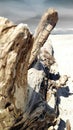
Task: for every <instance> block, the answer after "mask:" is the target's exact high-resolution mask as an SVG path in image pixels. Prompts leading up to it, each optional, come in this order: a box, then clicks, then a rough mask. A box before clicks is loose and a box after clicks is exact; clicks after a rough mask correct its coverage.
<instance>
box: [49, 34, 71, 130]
mask: <svg viewBox="0 0 73 130" xmlns="http://www.w3.org/2000/svg"><path fill="white" fill-rule="evenodd" d="M50 39H51V41H52V45H53V48H54V56H55V59H56V62H57V64H58V71H59V73H60V74H61V75H68V76H69V77H70V78H69V81H68V82H67V84H66V86H65V87H64V88H60V89H59V90H58V94H59V99H60V103H59V109H60V118H61V125H62V128H60V130H64V129H65V126H66V120H67V119H69V120H70V123H71V129H72V130H73V34H72V35H50Z"/></svg>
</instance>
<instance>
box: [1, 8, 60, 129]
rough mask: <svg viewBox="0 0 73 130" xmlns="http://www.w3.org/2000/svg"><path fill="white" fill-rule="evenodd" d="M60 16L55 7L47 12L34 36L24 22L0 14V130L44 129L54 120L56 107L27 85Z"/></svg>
mask: <svg viewBox="0 0 73 130" xmlns="http://www.w3.org/2000/svg"><path fill="white" fill-rule="evenodd" d="M57 19H58V15H57V12H56V11H55V10H53V9H51V10H49V11H47V13H46V14H45V15H44V16H43V18H42V20H41V22H40V24H41V25H40V24H39V26H38V29H37V31H36V32H37V33H36V35H35V36H33V35H32V34H31V33H30V31H29V29H28V27H27V26H26V25H25V24H19V25H15V24H14V23H12V22H11V21H9V20H8V19H6V18H3V17H0V130H34V129H35V130H36V129H38V130H43V129H44V130H45V129H46V128H48V127H49V126H50V125H51V124H53V123H54V121H55V119H56V117H57V111H56V109H55V108H51V107H50V106H49V105H48V104H47V102H46V100H45V99H44V98H43V94H41V93H40V89H39V90H38V91H35V89H34V88H33V86H32V87H31V86H30V85H28V81H27V73H28V67H29V66H30V65H31V64H32V62H33V61H34V60H35V58H36V56H37V55H38V53H39V50H40V48H41V46H42V45H43V44H44V43H45V41H46V40H47V38H48V36H49V34H50V32H51V30H52V29H53V28H54V26H55V25H56V22H57ZM44 20H45V21H44ZM46 22H47V23H46ZM41 27H43V28H41ZM41 74H42V73H41ZM41 74H40V75H41ZM43 75H44V74H43ZM41 80H42V79H41Z"/></svg>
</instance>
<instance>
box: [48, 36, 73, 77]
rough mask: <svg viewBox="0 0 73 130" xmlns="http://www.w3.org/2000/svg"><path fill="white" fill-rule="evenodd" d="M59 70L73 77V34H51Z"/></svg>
mask: <svg viewBox="0 0 73 130" xmlns="http://www.w3.org/2000/svg"><path fill="white" fill-rule="evenodd" d="M50 39H51V41H52V45H53V47H54V52H55V53H54V54H55V58H56V61H57V63H58V65H59V72H60V73H61V74H67V75H70V76H72V77H73V35H51V36H50Z"/></svg>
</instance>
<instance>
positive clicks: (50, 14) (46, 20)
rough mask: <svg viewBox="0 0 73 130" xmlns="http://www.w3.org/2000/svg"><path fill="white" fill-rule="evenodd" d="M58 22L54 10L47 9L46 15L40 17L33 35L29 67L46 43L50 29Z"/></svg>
mask: <svg viewBox="0 0 73 130" xmlns="http://www.w3.org/2000/svg"><path fill="white" fill-rule="evenodd" d="M57 21H58V13H57V11H56V10H55V9H48V10H47V12H46V13H44V15H43V16H42V18H41V20H40V23H39V25H38V27H37V29H36V31H35V34H34V44H33V48H32V51H31V56H30V60H29V66H30V65H31V64H32V62H33V61H34V60H35V58H36V56H37V54H38V53H39V50H40V48H41V47H42V46H43V44H44V43H45V42H46V40H47V38H48V36H49V35H50V33H51V31H52V29H53V28H54V27H55V25H56V23H57Z"/></svg>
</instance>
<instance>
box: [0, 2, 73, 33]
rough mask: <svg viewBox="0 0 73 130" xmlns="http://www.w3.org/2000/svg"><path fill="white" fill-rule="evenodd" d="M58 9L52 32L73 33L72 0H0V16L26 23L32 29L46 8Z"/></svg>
mask: <svg viewBox="0 0 73 130" xmlns="http://www.w3.org/2000/svg"><path fill="white" fill-rule="evenodd" d="M50 7H53V8H55V9H56V10H57V11H58V14H59V20H58V23H57V26H56V27H55V29H54V30H53V32H52V33H53V34H61V33H62V34H63V33H64V34H67V33H68V34H73V0H61V1H59V0H0V16H4V17H7V18H9V19H10V20H12V21H14V22H15V23H17V24H18V23H20V22H23V23H27V24H28V26H29V27H30V29H31V31H32V32H33V33H34V30H35V28H36V26H37V24H38V22H39V20H40V17H41V15H42V14H43V13H44V11H45V10H47V9H48V8H50Z"/></svg>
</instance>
